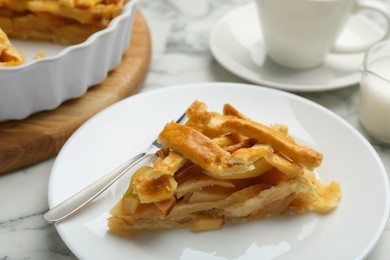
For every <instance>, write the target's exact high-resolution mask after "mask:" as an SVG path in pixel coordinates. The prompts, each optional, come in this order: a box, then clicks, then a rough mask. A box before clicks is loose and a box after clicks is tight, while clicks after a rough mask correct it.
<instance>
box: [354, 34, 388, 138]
mask: <svg viewBox="0 0 390 260" xmlns="http://www.w3.org/2000/svg"><path fill="white" fill-rule="evenodd" d="M360 121H361V123H362V125H363V128H364V130H365V131H366V132H367V133H368V134H369V135H371V136H372V137H373V138H375V139H377V140H379V141H382V142H385V143H388V144H390V41H385V42H380V43H378V44H376V45H374V46H373V47H371V48H370V49H369V50H368V51H367V53H366V55H365V58H364V62H363V68H362V79H361V82H360Z"/></svg>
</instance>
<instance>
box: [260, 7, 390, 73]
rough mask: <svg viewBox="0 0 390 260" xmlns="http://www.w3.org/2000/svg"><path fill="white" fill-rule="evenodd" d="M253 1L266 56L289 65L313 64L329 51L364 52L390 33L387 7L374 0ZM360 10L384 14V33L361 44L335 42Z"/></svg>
mask: <svg viewBox="0 0 390 260" xmlns="http://www.w3.org/2000/svg"><path fill="white" fill-rule="evenodd" d="M256 3H257V9H258V13H259V18H260V24H261V28H262V31H263V37H264V44H265V48H266V51H267V54H268V56H269V57H270V58H271V59H272V60H273V61H274V62H276V63H278V64H280V65H283V66H285V67H289V68H294V69H307V68H311V67H315V66H317V65H320V64H321V63H322V62H323V61H324V60H325V57H326V55H327V54H328V53H329V52H335V53H357V52H363V51H366V50H367V49H368V48H369V47H370V46H372V45H373V44H375V43H376V42H379V41H382V40H383V39H386V38H388V37H389V36H390V15H389V12H388V7H387V6H386V5H385V4H384V3H383V2H379V1H375V0H371V1H370V0H369V1H364V2H356V1H355V0H256ZM362 10H371V11H376V12H378V13H380V14H381V15H382V16H383V17H384V18H385V20H386V23H387V30H386V32H385V34H384V35H383V37H381V38H380V39H378V40H377V41H375V42H372V43H369V44H366V45H364V46H355V47H353V46H351V47H348V46H344V47H341V46H335V41H336V40H337V37H338V36H339V34H340V32H341V31H342V29H343V27H344V26H345V25H346V24H347V21H348V19H349V17H350V16H351V15H352V14H355V13H357V12H360V11H362ZM362 37H364V35H362Z"/></svg>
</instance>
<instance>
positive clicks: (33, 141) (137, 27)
mask: <svg viewBox="0 0 390 260" xmlns="http://www.w3.org/2000/svg"><path fill="white" fill-rule="evenodd" d="M130 46H131V47H130V48H129V49H128V50H127V51H126V53H125V54H124V56H123V60H122V62H121V64H120V65H119V66H118V67H117V68H115V69H114V70H113V71H111V72H110V73H109V75H108V76H107V78H106V79H105V80H104V81H103V82H102V83H101V84H99V85H96V86H93V87H91V88H89V90H88V91H87V93H86V94H84V95H83V96H82V97H79V98H76V99H72V100H69V101H66V102H65V103H63V104H61V106H59V107H58V108H56V109H55V110H50V111H44V112H40V113H37V114H34V115H32V116H30V117H28V118H27V119H24V120H18V121H17V120H15V121H7V122H4V123H0V173H6V172H10V171H12V170H15V169H18V168H21V167H24V166H27V165H31V164H33V163H36V162H39V161H42V160H44V159H47V158H50V157H52V156H54V155H56V154H57V153H58V152H59V151H60V149H61V147H62V146H63V145H64V143H65V142H66V140H67V139H68V138H69V137H70V136H71V135H72V133H73V132H74V131H75V130H76V129H77V128H78V127H79V126H80V125H82V124H83V123H84V122H85V121H86V120H87V119H89V118H90V117H91V116H93V115H95V114H96V113H97V112H99V111H101V110H102V109H104V108H106V107H107V106H109V105H111V104H113V103H115V102H117V101H119V100H121V99H123V98H126V97H128V96H130V95H132V94H135V93H136V92H138V90H139V89H140V88H141V86H142V84H143V82H144V79H145V77H146V74H147V72H148V68H149V63H150V57H151V39H150V33H149V28H148V25H147V23H146V21H145V19H144V17H143V16H142V14H141V13H140V11H137V13H136V16H135V20H134V25H133V31H132V36H131V43H130Z"/></svg>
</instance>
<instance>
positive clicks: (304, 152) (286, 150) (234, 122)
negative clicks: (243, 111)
mask: <svg viewBox="0 0 390 260" xmlns="http://www.w3.org/2000/svg"><path fill="white" fill-rule="evenodd" d="M222 128H223V129H224V131H225V132H234V133H240V134H242V135H244V136H248V137H251V138H255V139H258V140H259V141H260V142H262V143H264V144H268V145H271V146H272V147H273V149H274V150H276V151H279V152H281V153H283V154H284V155H286V156H287V157H289V158H291V159H292V160H293V161H296V162H297V163H299V164H302V165H304V166H306V167H308V168H309V169H313V168H315V167H318V166H319V165H320V164H321V162H322V154H321V153H319V152H318V151H315V150H314V149H312V148H310V147H307V146H303V145H300V144H298V143H296V142H295V141H292V140H291V138H289V137H287V136H286V135H285V134H283V133H281V132H279V131H276V130H274V129H272V128H271V127H269V126H266V125H263V124H261V123H258V122H254V121H250V120H243V119H239V118H235V119H227V120H226V121H225V122H224V123H223V125H222Z"/></svg>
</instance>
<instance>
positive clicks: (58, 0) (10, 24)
mask: <svg viewBox="0 0 390 260" xmlns="http://www.w3.org/2000/svg"><path fill="white" fill-rule="evenodd" d="M124 2H125V0H0V28H2V29H3V30H4V32H5V33H7V35H8V36H9V37H10V38H19V39H35V40H47V41H53V42H56V43H63V44H76V43H80V42H83V41H84V40H85V39H87V37H88V36H90V35H91V34H92V33H94V32H96V31H99V30H101V29H103V28H105V27H106V26H107V25H108V23H109V22H110V21H111V20H112V19H113V18H114V17H116V16H117V15H119V14H120V13H121V12H122V9H123V5H124Z"/></svg>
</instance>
